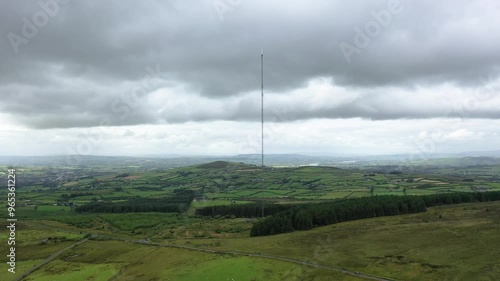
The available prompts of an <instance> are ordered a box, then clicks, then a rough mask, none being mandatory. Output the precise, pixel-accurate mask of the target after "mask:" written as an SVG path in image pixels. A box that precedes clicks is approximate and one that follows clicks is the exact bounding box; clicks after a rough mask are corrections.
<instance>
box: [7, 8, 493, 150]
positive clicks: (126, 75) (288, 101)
mask: <svg viewBox="0 0 500 281" xmlns="http://www.w3.org/2000/svg"><path fill="white" fill-rule="evenodd" d="M499 34H500V2H499V1H495V0H491V1H488V0H476V1H470V0H458V1H457V0H453V1H451V0H449V1H430V0H423V1H422V0H419V1H411V0H401V1H392V0H383V1H378V0H377V1H375V0H373V1H340V0H339V1H334V0H318V1H313V2H311V1H263V0H262V1H261V0H199V1H194V0H178V1H175V0H171V1H123V0H116V1H101V0H86V1H82V0H72V1H69V0H64V1H63V0H59V1H56V0H40V1H18V0H4V1H0V35H1V37H0V38H1V39H0V58H1V63H0V95H1V96H0V97H1V98H0V124H1V134H0V155H50V154H58V155H61V154H82V155H87V154H92V155H144V154H195V155H196V154H197V155H199V154H211V155H219V154H224V155H234V154H242V153H258V152H260V141H259V138H260V54H261V49H263V50H264V57H265V61H264V69H265V72H264V80H265V81H264V82H265V119H266V126H265V136H266V151H267V152H268V153H324V154H329V155H332V154H333V155H335V154H393V153H415V152H419V151H420V152H422V153H435V152H440V153H441V152H460V151H476V150H497V149H499V144H500V132H499V128H500V92H499V90H500V36H499Z"/></svg>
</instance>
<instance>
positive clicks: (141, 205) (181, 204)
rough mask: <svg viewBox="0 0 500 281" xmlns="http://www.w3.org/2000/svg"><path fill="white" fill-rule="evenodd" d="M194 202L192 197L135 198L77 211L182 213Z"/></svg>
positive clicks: (105, 202)
mask: <svg viewBox="0 0 500 281" xmlns="http://www.w3.org/2000/svg"><path fill="white" fill-rule="evenodd" d="M192 200H193V196H192V195H180V196H175V197H166V198H133V199H129V200H127V201H122V202H109V201H102V202H91V203H88V204H85V205H82V206H79V207H77V208H76V209H75V211H76V212H78V213H132V212H162V213H181V212H184V211H186V210H187V209H188V208H189V205H190V204H191V201H192Z"/></svg>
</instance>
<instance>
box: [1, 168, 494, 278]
mask: <svg viewBox="0 0 500 281" xmlns="http://www.w3.org/2000/svg"><path fill="white" fill-rule="evenodd" d="M94 169H95V167H94V168H92V169H89V168H72V169H66V170H64V171H65V172H64V173H66V172H67V176H66V177H63V180H61V181H59V182H57V181H47V180H46V179H45V178H44V173H49V172H50V171H48V170H46V169H44V168H43V167H31V168H22V169H20V170H19V171H20V172H19V173H20V174H21V173H24V175H23V176H24V177H25V178H27V179H28V180H29V181H28V182H29V184H27V185H24V186H21V187H19V188H18V189H17V194H16V199H17V201H16V203H17V206H16V217H17V218H18V220H19V221H18V223H17V237H16V239H17V240H16V243H17V244H16V247H17V249H16V251H17V257H18V260H17V261H18V263H17V271H16V274H10V273H7V272H6V270H5V271H3V272H2V273H0V280H14V278H15V277H17V276H20V274H21V273H22V272H25V271H27V270H28V269H30V268H32V267H33V266H35V265H36V264H40V263H42V262H43V261H44V260H45V259H46V258H48V257H49V256H51V255H52V254H53V253H55V252H57V251H59V250H62V249H64V248H66V247H68V246H71V245H73V244H75V243H76V242H78V241H81V240H82V239H84V238H86V237H92V238H91V239H90V240H89V241H86V242H85V243H83V244H81V245H78V246H76V247H74V248H72V249H69V250H67V251H65V252H63V253H62V254H61V255H59V256H57V257H56V258H55V259H54V260H53V261H51V262H49V263H48V264H46V265H43V266H42V267H41V268H40V269H39V270H37V271H35V272H33V273H31V274H30V275H29V276H28V277H27V278H26V279H25V280H51V281H52V280H54V281H58V280H75V281H84V280H365V278H362V277H361V276H356V274H354V272H360V273H363V274H369V275H373V276H380V277H385V278H390V279H394V280H500V263H499V262H498V261H499V260H500V255H499V252H498V251H496V250H495V249H496V245H499V244H500V235H499V233H500V203H498V202H485V203H469V204H461V205H453V206H439V207H433V208H430V209H428V211H427V212H425V213H418V214H411V215H401V216H394V217H378V218H372V219H363V220H358V221H350V222H344V223H338V224H334V225H329V226H324V227H315V228H314V229H312V230H308V231H295V232H292V233H287V234H280V235H274V236H264V237H250V229H251V228H252V226H253V224H254V223H255V221H256V220H258V219H260V218H253V217H249V218H239V217H235V216H230V215H227V216H214V217H210V216H208V217H201V216H195V211H196V209H197V208H203V207H209V206H219V205H236V204H246V203H257V204H260V203H262V202H267V203H278V204H293V203H316V202H327V201H331V200H337V199H342V198H358V197H370V196H379V195H396V196H405V195H407V196H409V195H428V194H437V193H450V192H476V191H480V192H486V191H494V190H500V182H499V181H498V172H499V171H500V167H497V166H485V167H473V168H468V172H469V174H465V175H462V176H461V175H460V171H461V170H453V169H452V168H450V167H446V166H445V167H443V168H435V169H434V170H433V172H432V173H422V172H421V171H419V172H415V173H390V172H389V173H387V172H380V171H374V169H372V170H370V171H363V170H359V169H338V168H333V167H300V168H280V169H275V168H266V169H264V170H263V171H261V170H260V169H258V167H257V168H256V166H253V165H247V164H241V163H227V162H214V163H208V164H204V165H199V166H189V167H181V168H175V169H157V168H155V169H149V170H139V169H136V168H133V169H131V170H130V171H127V170H126V169H125V168H123V167H120V168H116V169H114V168H106V169H105V170H103V171H102V172H92V171H94ZM40 178H41V179H40ZM185 190H190V191H192V192H193V193H192V194H193V196H194V200H193V201H192V202H191V204H190V206H189V209H188V210H187V211H185V209H184V210H182V212H172V213H160V212H150V213H142V212H131V213H77V212H75V209H76V207H77V206H80V205H83V204H87V203H90V202H102V203H103V204H107V203H112V202H114V203H116V202H125V201H127V200H130V199H135V198H138V197H141V198H146V199H148V198H150V199H153V198H156V199H159V200H161V198H168V197H172V196H175V195H176V194H179V192H180V191H185ZM6 196H7V192H6V190H1V191H0V197H1V200H3V201H6ZM267 203H266V204H267ZM238 206H239V205H238ZM6 213H7V212H6V211H5V210H4V212H2V214H1V218H3V219H4V223H3V224H2V226H1V228H0V239H1V240H4V241H6V239H7V238H8V233H7V230H6V227H5V218H6ZM148 243H149V245H148ZM152 243H155V244H154V245H153V244H152ZM156 244H159V245H156ZM170 246H188V247H192V248H194V249H191V250H187V249H180V248H173V247H170ZM196 249H198V250H200V249H212V250H219V251H221V250H222V251H226V252H231V253H232V254H228V253H225V254H221V253H209V252H203V251H196ZM0 250H1V251H2V252H7V245H6V243H3V244H2V245H1V246H0ZM234 252H249V253H254V254H260V255H274V256H279V257H284V258H290V259H294V260H297V261H304V262H308V263H314V264H319V265H323V266H327V267H332V268H336V269H346V270H350V271H351V273H352V274H351V275H349V274H345V273H339V272H337V271H332V270H329V269H326V268H315V267H311V266H307V265H301V264H298V263H295V262H291V261H287V260H279V259H269V258H265V257H256V256H244V255H239V254H238V253H234ZM4 256H5V255H4ZM2 261H6V259H5V258H4V260H2Z"/></svg>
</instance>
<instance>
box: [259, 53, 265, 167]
mask: <svg viewBox="0 0 500 281" xmlns="http://www.w3.org/2000/svg"><path fill="white" fill-rule="evenodd" d="M260 82H261V85H260V92H261V96H260V108H261V111H260V119H261V137H262V163H261V168H262V170H264V50H261V52H260Z"/></svg>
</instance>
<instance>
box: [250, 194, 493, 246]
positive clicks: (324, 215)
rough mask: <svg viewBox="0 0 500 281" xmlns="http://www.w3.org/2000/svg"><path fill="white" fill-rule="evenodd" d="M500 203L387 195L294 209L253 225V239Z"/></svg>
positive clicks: (485, 197) (483, 197)
mask: <svg viewBox="0 0 500 281" xmlns="http://www.w3.org/2000/svg"><path fill="white" fill-rule="evenodd" d="M485 201H500V191H493V192H478V193H442V194H433V195H422V196H395V195H384V196H374V197H362V198H354V199H340V200H336V201H331V202H327V203H315V204H314V203H311V204H301V205H294V206H293V207H291V208H289V209H287V210H284V211H281V212H277V213H275V214H274V215H271V216H268V217H266V218H265V219H262V220H259V221H257V222H255V223H254V225H253V227H252V229H251V231H250V236H263V235H273V234H279V233H286V232H292V231H294V230H307V229H312V228H313V227H316V226H324V225H329V224H334V223H339V222H344V221H351V220H358V219H364V218H372V217H381V216H394V215H402V214H411V213H418V212H425V211H426V208H427V207H433V206H437V205H450V204H459V203H467V202H485Z"/></svg>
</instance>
